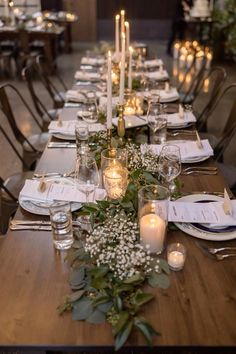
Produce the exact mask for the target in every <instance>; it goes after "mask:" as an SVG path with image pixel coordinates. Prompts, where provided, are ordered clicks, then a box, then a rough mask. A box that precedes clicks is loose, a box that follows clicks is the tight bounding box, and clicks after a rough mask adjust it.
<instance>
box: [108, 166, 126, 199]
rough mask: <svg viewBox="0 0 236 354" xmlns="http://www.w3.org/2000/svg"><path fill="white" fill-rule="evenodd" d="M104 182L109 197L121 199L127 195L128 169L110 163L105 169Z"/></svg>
mask: <svg viewBox="0 0 236 354" xmlns="http://www.w3.org/2000/svg"><path fill="white" fill-rule="evenodd" d="M103 183H104V187H105V190H106V192H107V196H108V198H109V199H112V200H115V199H120V198H121V197H123V196H124V195H125V192H126V188H127V184H128V170H127V168H126V167H124V166H122V165H110V166H107V167H106V168H105V169H104V170H103Z"/></svg>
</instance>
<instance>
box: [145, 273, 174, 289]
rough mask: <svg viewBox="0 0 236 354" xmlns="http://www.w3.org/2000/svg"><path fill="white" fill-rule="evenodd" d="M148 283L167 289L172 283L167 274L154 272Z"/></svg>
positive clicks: (154, 286)
mask: <svg viewBox="0 0 236 354" xmlns="http://www.w3.org/2000/svg"><path fill="white" fill-rule="evenodd" d="M148 284H149V285H150V286H152V287H153V288H161V289H167V288H168V287H169V285H170V280H169V278H168V276H167V275H165V274H157V273H152V274H151V276H150V277H149V278H148Z"/></svg>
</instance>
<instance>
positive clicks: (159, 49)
mask: <svg viewBox="0 0 236 354" xmlns="http://www.w3.org/2000/svg"><path fill="white" fill-rule="evenodd" d="M146 43H147V44H148V47H149V56H150V57H154V56H158V57H161V58H162V59H163V60H164V63H165V65H166V67H167V70H169V71H170V72H171V67H172V58H171V57H169V56H168V55H167V54H166V42H164V41H162V42H161V41H158V43H157V42H155V41H151V42H150V41H146ZM97 45H98V44H97V43H83V44H81V43H80V44H78V43H74V50H73V53H71V54H62V55H61V56H59V58H58V68H59V72H60V74H61V76H62V77H63V79H64V81H65V82H66V83H67V85H68V87H69V88H70V87H71V86H72V83H73V75H74V72H75V71H76V69H78V67H79V64H80V58H81V56H82V55H84V54H85V52H86V50H93V49H94V48H95V47H96V46H97ZM220 65H223V66H224V67H225V69H226V71H227V73H228V79H227V84H228V83H232V82H236V65H235V63H234V64H230V63H223V64H220ZM7 81H9V82H11V83H12V84H14V85H15V86H16V87H17V88H18V89H19V90H20V92H21V93H22V94H23V96H24V97H25V98H26V99H27V102H28V103H29V104H31V106H32V103H31V99H30V96H29V93H28V89H27V88H26V85H25V83H24V82H23V81H22V80H19V79H16V78H14V77H12V78H11V79H4V78H2V79H1V80H0V83H4V82H7ZM37 92H38V94H39V96H40V98H42V101H43V102H44V103H45V104H46V105H47V107H48V108H52V102H51V100H50V98H49V97H48V94H47V93H46V92H45V90H44V89H43V88H42V87H41V86H40V84H38V90H37ZM232 99H235V98H233V97H232ZM12 102H13V105H14V109H15V112H17V114H16V118H17V121H18V123H19V126H20V128H21V129H22V131H23V132H24V133H25V134H26V135H29V134H32V133H38V132H39V130H38V128H37V127H36V125H35V124H34V123H33V122H32V119H31V118H30V117H29V114H28V113H27V112H25V110H24V109H22V105H21V104H20V102H19V101H18V100H16V99H15V98H14V97H12ZM227 105H228V102H227V101H226V102H225V104H224V106H223V109H222V113H220V118H219V119H218V121H217V124H216V122H215V121H212V129H213V130H216V129H217V130H218V133H219V132H220V130H221V129H222V127H223V126H224V109H225V108H227ZM0 124H1V125H2V126H3V127H4V128H5V129H6V131H7V132H8V133H9V134H10V129H9V126H8V123H7V121H6V118H5V117H4V116H3V115H2V113H1V112H0ZM0 143H1V154H0V176H2V177H3V178H6V177H7V176H9V175H10V174H12V173H15V172H17V171H19V170H20V169H21V164H20V163H19V161H17V160H16V158H15V155H14V153H13V152H12V151H11V149H10V147H9V145H8V143H7V142H6V141H5V139H4V137H3V136H2V135H0ZM16 145H17V143H16ZM19 148H20V147H19ZM231 151H232V154H231V155H232V157H231V159H232V163H233V164H234V165H236V161H235V158H234V157H235V153H236V144H234V145H233V146H232V148H231Z"/></svg>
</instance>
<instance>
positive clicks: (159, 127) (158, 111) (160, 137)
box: [147, 98, 167, 144]
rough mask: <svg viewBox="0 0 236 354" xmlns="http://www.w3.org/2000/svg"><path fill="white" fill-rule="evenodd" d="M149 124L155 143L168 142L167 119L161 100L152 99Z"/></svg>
mask: <svg viewBox="0 0 236 354" xmlns="http://www.w3.org/2000/svg"><path fill="white" fill-rule="evenodd" d="M147 123H148V126H149V128H151V130H152V132H153V135H154V143H157V144H162V143H164V142H165V141H166V132H167V118H166V115H165V114H164V108H163V105H162V104H161V103H160V102H159V99H158V98H157V99H156V98H154V99H151V100H150V102H149V105H148V111H147Z"/></svg>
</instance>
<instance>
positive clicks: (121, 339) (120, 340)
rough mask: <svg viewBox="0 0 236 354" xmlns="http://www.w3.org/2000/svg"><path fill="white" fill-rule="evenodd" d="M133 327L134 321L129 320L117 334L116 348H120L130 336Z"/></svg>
mask: <svg viewBox="0 0 236 354" xmlns="http://www.w3.org/2000/svg"><path fill="white" fill-rule="evenodd" d="M132 328H133V322H132V321H128V322H127V323H126V325H125V326H124V328H123V329H122V330H121V331H120V332H119V333H118V334H117V336H116V340H115V350H119V349H120V348H121V347H122V346H123V345H124V344H125V342H126V341H127V339H128V338H129V335H130V333H131V331H132Z"/></svg>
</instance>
